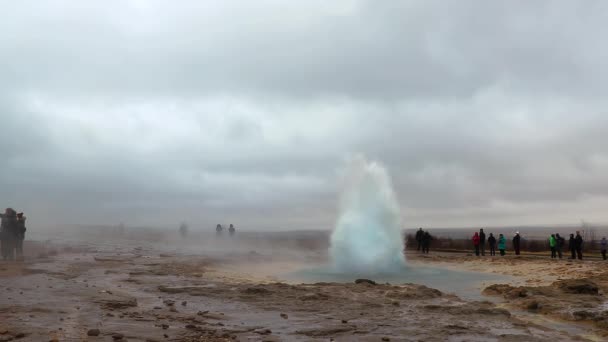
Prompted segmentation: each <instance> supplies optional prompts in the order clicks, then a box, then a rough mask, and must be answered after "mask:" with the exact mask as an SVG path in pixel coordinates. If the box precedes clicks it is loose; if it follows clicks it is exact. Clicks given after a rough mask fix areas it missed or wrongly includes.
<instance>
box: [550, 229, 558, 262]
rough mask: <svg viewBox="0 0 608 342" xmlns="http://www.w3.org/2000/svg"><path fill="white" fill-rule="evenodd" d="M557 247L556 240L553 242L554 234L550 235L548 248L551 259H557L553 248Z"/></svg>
mask: <svg viewBox="0 0 608 342" xmlns="http://www.w3.org/2000/svg"><path fill="white" fill-rule="evenodd" d="M556 246H557V240H555V234H551V236H549V248H551V259H555V258H557V251H556V250H555V247H556Z"/></svg>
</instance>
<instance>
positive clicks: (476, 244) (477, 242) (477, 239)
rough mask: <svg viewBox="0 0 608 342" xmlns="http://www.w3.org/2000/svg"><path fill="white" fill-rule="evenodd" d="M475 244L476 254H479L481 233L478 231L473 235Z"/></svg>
mask: <svg viewBox="0 0 608 342" xmlns="http://www.w3.org/2000/svg"><path fill="white" fill-rule="evenodd" d="M473 246H475V255H476V256H479V234H478V233H477V232H475V235H473Z"/></svg>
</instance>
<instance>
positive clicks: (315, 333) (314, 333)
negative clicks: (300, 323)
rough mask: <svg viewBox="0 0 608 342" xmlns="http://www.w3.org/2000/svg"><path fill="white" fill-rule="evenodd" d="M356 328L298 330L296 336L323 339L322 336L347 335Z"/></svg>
mask: <svg viewBox="0 0 608 342" xmlns="http://www.w3.org/2000/svg"><path fill="white" fill-rule="evenodd" d="M354 329H355V328H354V327H352V326H344V325H342V326H336V327H326V328H319V329H306V330H296V332H295V333H296V334H298V335H305V336H309V337H322V336H335V335H337V334H341V333H345V332H350V331H353V330H354Z"/></svg>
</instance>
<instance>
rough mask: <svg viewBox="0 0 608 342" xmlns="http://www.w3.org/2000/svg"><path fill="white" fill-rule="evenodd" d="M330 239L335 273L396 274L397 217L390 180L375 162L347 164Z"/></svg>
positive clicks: (399, 262)
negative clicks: (338, 207) (337, 215)
mask: <svg viewBox="0 0 608 342" xmlns="http://www.w3.org/2000/svg"><path fill="white" fill-rule="evenodd" d="M344 185H345V186H344V190H343V192H342V195H341V198H340V214H339V217H338V221H337V223H336V227H335V228H334V231H333V233H332V235H331V247H330V256H331V258H332V260H333V265H334V268H335V271H339V272H349V273H356V274H374V273H387V272H399V270H401V269H402V267H403V265H404V262H405V260H404V257H403V243H402V238H401V228H400V223H401V215H400V213H399V205H398V203H397V199H396V196H395V193H394V191H393V187H392V183H391V179H390V177H389V175H388V173H387V171H386V169H385V168H384V167H383V166H382V165H380V164H378V163H377V162H368V161H367V160H366V159H365V158H364V157H362V156H359V157H356V158H354V159H353V160H351V161H350V162H349V164H348V167H347V169H346V174H345V184H344Z"/></svg>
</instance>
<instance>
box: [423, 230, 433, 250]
mask: <svg viewBox="0 0 608 342" xmlns="http://www.w3.org/2000/svg"><path fill="white" fill-rule="evenodd" d="M432 240H433V237H432V236H431V234H429V232H424V234H422V253H426V254H429V249H430V248H431V241H432Z"/></svg>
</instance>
